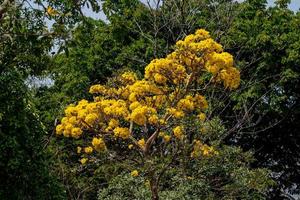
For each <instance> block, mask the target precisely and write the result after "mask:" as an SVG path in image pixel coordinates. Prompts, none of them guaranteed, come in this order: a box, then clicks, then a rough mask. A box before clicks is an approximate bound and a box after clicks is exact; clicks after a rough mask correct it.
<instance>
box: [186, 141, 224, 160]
mask: <svg viewBox="0 0 300 200" xmlns="http://www.w3.org/2000/svg"><path fill="white" fill-rule="evenodd" d="M194 142H195V143H194V150H193V151H192V153H191V157H192V158H197V157H200V156H201V155H203V156H212V155H218V154H219V153H218V152H217V151H216V150H215V149H214V148H213V147H211V146H208V145H207V144H203V143H202V142H201V141H199V140H195V141H194Z"/></svg>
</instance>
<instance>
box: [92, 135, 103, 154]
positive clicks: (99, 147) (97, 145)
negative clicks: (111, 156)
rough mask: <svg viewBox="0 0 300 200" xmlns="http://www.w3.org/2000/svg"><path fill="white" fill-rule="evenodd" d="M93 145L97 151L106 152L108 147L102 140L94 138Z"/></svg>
mask: <svg viewBox="0 0 300 200" xmlns="http://www.w3.org/2000/svg"><path fill="white" fill-rule="evenodd" d="M92 145H93V147H94V149H95V150H96V151H104V150H106V145H105V143H104V141H103V139H102V138H93V140H92Z"/></svg>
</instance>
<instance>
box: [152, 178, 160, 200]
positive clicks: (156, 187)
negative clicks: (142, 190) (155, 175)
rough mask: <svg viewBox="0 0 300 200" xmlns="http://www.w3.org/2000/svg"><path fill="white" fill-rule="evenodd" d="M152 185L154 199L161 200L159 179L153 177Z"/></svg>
mask: <svg viewBox="0 0 300 200" xmlns="http://www.w3.org/2000/svg"><path fill="white" fill-rule="evenodd" d="M150 187H151V194H152V200H159V196H158V186H157V181H156V180H155V179H151V181H150Z"/></svg>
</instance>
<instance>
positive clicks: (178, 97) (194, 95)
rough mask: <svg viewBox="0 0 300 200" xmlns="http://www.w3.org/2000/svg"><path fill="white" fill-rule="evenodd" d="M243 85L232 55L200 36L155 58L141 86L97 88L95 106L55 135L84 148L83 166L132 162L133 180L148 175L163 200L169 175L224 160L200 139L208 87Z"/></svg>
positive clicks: (132, 82) (70, 111)
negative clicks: (100, 159) (189, 165)
mask: <svg viewBox="0 0 300 200" xmlns="http://www.w3.org/2000/svg"><path fill="white" fill-rule="evenodd" d="M239 83H240V73H239V71H238V70H237V68H235V67H234V62H233V57H232V55H230V54H229V53H227V52H224V51H223V49H222V46H221V45H220V44H218V43H217V42H215V41H214V40H213V39H211V37H210V35H209V33H208V32H207V31H205V30H203V29H200V30H197V31H196V32H195V34H191V35H188V36H187V37H185V38H184V40H180V41H178V42H177V43H176V45H175V50H174V51H173V52H172V53H170V54H169V55H167V56H166V57H165V58H160V59H154V60H153V61H152V62H151V63H150V64H149V65H148V66H147V67H146V68H145V74H144V78H143V79H139V78H138V76H137V75H136V74H135V73H133V72H125V73H122V74H120V75H119V76H117V77H115V78H114V79H113V80H112V81H111V83H110V84H108V85H93V86H91V87H90V91H89V92H90V93H91V94H93V95H94V100H93V101H87V100H81V101H79V102H78V103H77V104H72V105H69V106H68V107H67V108H66V109H65V117H63V118H62V119H61V123H60V124H59V125H57V127H56V133H57V134H58V135H63V136H64V137H70V138H73V139H82V140H83V141H84V144H85V145H84V146H79V147H77V153H78V154H80V158H81V159H80V162H81V163H82V164H83V165H86V164H87V163H89V162H95V161H96V158H97V156H104V155H107V158H108V159H115V160H117V161H119V162H125V161H126V162H127V163H129V168H130V169H129V170H130V171H131V175H132V176H134V177H136V176H145V178H146V179H147V180H148V181H149V186H150V189H151V193H152V198H153V199H158V198H159V196H158V186H159V182H160V179H161V177H162V175H163V174H164V172H165V171H166V170H168V169H169V168H170V167H172V166H173V165H174V164H176V165H180V164H181V162H182V163H183V164H184V163H186V162H189V161H192V160H194V159H198V158H201V157H211V156H214V155H217V154H218V150H217V148H215V147H213V146H211V145H210V144H209V143H208V142H204V141H203V140H202V135H203V134H204V132H205V130H204V127H201V123H204V122H205V121H207V120H208V119H206V115H205V112H206V110H207V108H208V107H209V105H208V102H207V100H206V98H205V91H206V89H207V87H208V86H209V85H212V84H214V85H223V86H224V87H225V88H226V89H228V90H232V89H235V88H237V87H238V86H239ZM195 124H198V125H197V126H196V125H195ZM178 158H181V159H178Z"/></svg>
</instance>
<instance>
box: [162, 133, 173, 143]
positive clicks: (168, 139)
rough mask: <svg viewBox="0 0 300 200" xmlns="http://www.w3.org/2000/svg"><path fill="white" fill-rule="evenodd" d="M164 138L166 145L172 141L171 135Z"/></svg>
mask: <svg viewBox="0 0 300 200" xmlns="http://www.w3.org/2000/svg"><path fill="white" fill-rule="evenodd" d="M163 138H164V141H165V142H166V143H168V142H170V140H171V136H170V135H164V136H163Z"/></svg>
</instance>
